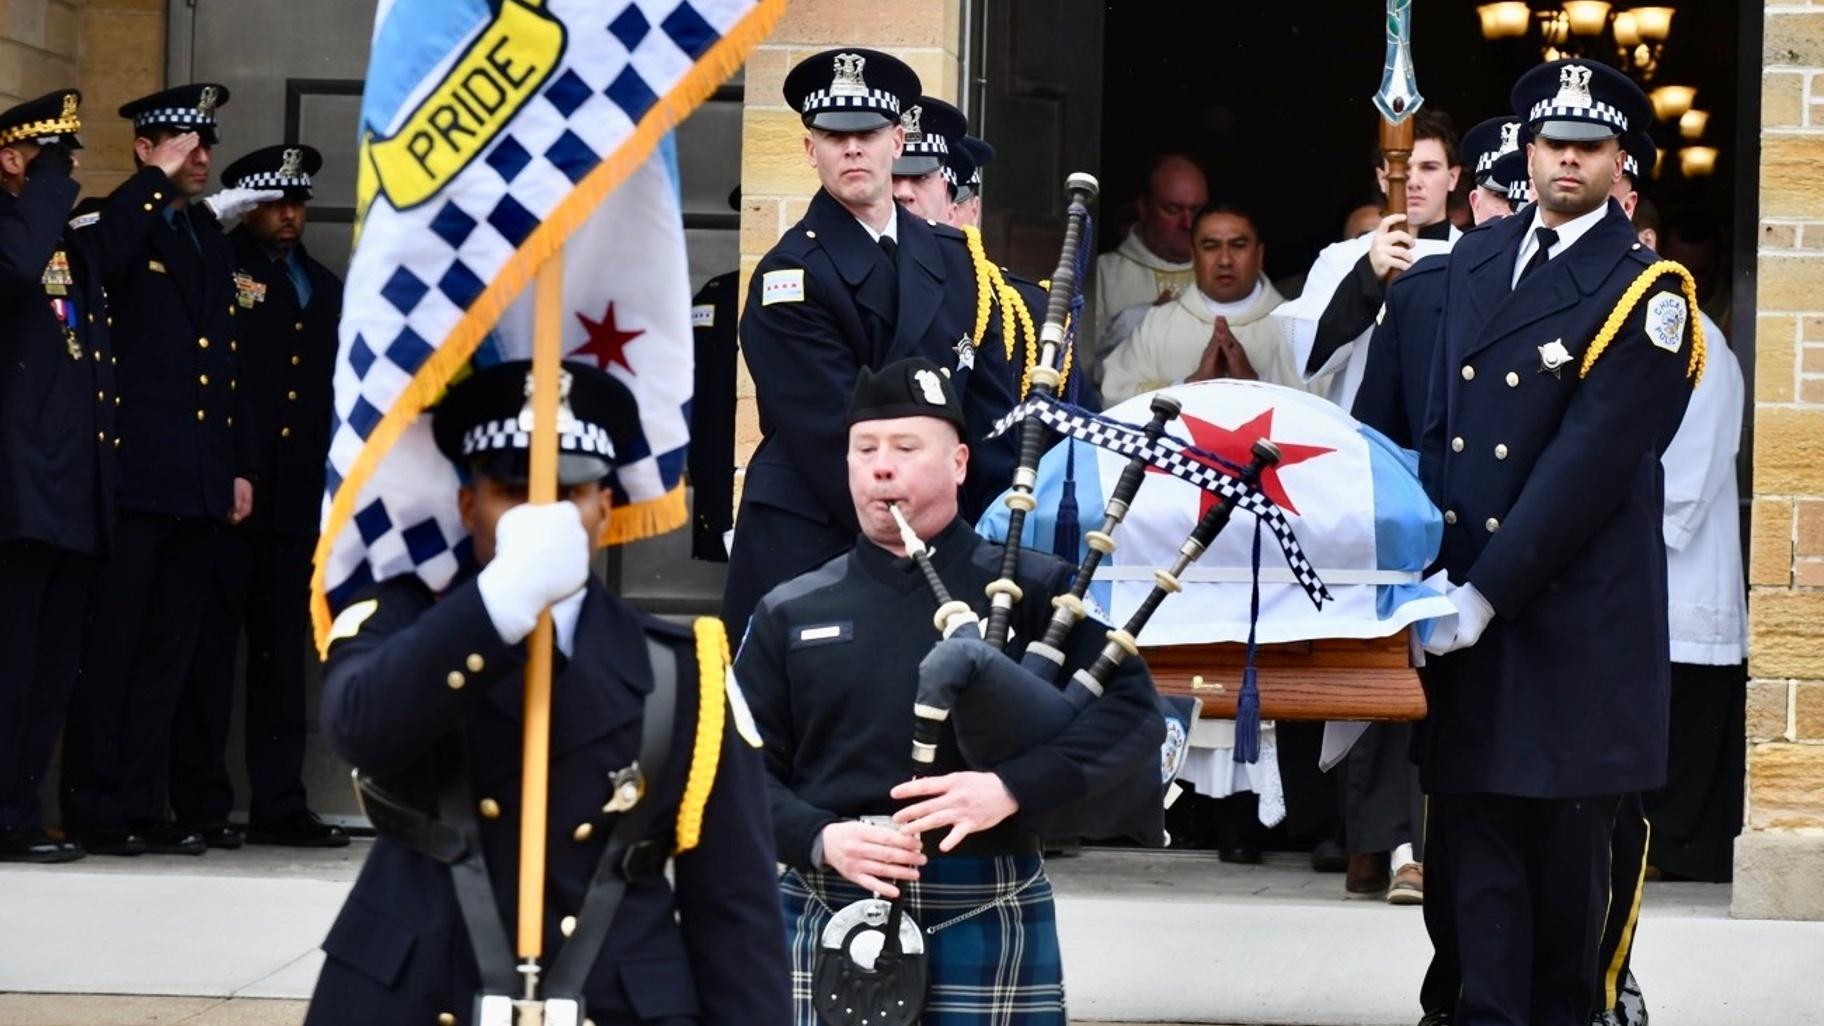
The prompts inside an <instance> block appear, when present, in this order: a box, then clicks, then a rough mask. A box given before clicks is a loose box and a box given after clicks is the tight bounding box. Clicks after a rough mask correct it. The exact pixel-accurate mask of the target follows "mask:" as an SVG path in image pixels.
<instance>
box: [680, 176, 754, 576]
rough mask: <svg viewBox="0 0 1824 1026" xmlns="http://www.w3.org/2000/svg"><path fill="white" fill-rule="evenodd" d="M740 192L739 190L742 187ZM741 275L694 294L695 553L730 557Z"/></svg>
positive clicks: (691, 463)
mask: <svg viewBox="0 0 1824 1026" xmlns="http://www.w3.org/2000/svg"><path fill="white" fill-rule="evenodd" d="M736 192H737V193H739V190H736ZM740 314H741V275H740V273H739V272H736V271H729V272H728V273H726V274H718V275H716V276H715V277H714V278H711V279H709V280H708V281H706V282H704V283H703V287H702V288H700V289H698V290H697V294H696V295H695V296H693V297H691V300H690V327H691V334H692V335H693V336H694V341H695V343H696V345H695V355H696V363H695V364H694V366H693V376H694V378H695V382H694V384H695V387H694V389H693V391H692V392H691V404H690V454H689V455H688V456H687V457H686V460H687V463H686V468H687V469H688V471H689V473H690V491H691V520H690V556H691V558H692V559H702V560H708V561H710V562H715V563H726V562H728V546H727V544H726V543H725V542H723V540H722V538H723V535H725V534H726V533H727V532H728V529H729V528H730V527H733V526H734V523H735V383H736V379H737V378H738V377H739V375H738V374H737V372H736V364H737V363H738V362H739V358H738V356H737V350H738V348H739V347H738V346H737V344H736V342H737V340H736V335H735V327H736V322H737V320H738V319H739V317H740Z"/></svg>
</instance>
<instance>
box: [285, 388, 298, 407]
mask: <svg viewBox="0 0 1824 1026" xmlns="http://www.w3.org/2000/svg"><path fill="white" fill-rule="evenodd" d="M285 401H286V402H292V403H295V402H297V401H298V390H297V389H295V388H294V389H292V390H291V391H289V392H286V393H285Z"/></svg>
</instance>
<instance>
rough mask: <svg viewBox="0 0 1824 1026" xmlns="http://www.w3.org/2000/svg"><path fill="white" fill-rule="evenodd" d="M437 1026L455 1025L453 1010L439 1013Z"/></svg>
mask: <svg viewBox="0 0 1824 1026" xmlns="http://www.w3.org/2000/svg"><path fill="white" fill-rule="evenodd" d="M437 1026H456V1015H455V1013H454V1012H442V1013H439V1014H438V1016H437Z"/></svg>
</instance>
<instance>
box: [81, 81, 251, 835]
mask: <svg viewBox="0 0 1824 1026" xmlns="http://www.w3.org/2000/svg"><path fill="white" fill-rule="evenodd" d="M227 100H228V91H227V90H226V89H225V88H223V87H221V86H219V85H213V84H202V83H199V84H195V85H187V86H178V87H176V88H173V89H167V90H165V91H163V92H159V93H154V94H153V95H151V96H147V97H143V98H141V99H138V100H134V101H133V102H131V103H128V104H126V105H125V106H123V107H121V108H120V114H121V116H122V117H126V118H130V119H132V121H133V132H134V138H133V151H134V159H135V160H136V161H137V162H139V163H140V164H142V165H145V164H157V163H158V162H159V161H160V159H161V156H160V155H161V154H162V153H166V152H167V151H168V150H169V148H170V146H171V145H172V144H174V143H175V144H178V145H186V146H187V147H188V149H187V152H186V153H185V155H184V157H183V159H182V160H181V162H179V163H178V164H177V165H176V167H175V168H173V169H170V175H169V179H168V181H167V182H166V183H165V184H164V185H163V186H162V187H160V188H159V189H158V190H157V191H156V194H155V195H154V196H152V197H150V198H148V197H145V196H144V195H143V184H142V180H141V178H139V177H136V178H134V179H130V180H129V181H128V182H127V184H125V185H123V186H122V187H121V188H119V189H116V190H115V191H114V193H113V194H112V195H111V196H109V197H108V199H107V201H106V203H105V204H102V205H101V206H100V208H99V209H98V210H96V211H93V213H95V214H96V215H97V216H96V217H95V218H93V219H92V220H90V221H89V223H87V224H86V226H85V227H84V228H83V229H82V231H84V232H90V233H93V234H94V235H95V237H96V238H97V239H98V244H99V245H101V246H103V247H104V248H106V249H109V250H115V251H120V252H130V253H131V254H132V255H131V256H130V257H126V258H124V259H123V261H122V266H121V267H120V269H119V270H118V271H117V272H115V273H113V274H110V275H109V277H108V281H107V284H108V296H109V301H110V302H111V303H112V305H113V317H114V324H113V339H114V343H115V347H116V349H117V350H118V353H119V359H120V364H119V366H118V368H117V371H116V373H117V377H118V380H119V382H120V398H121V400H122V402H121V406H120V410H119V413H118V416H119V435H118V437H119V439H120V452H119V457H120V490H119V494H120V517H119V525H118V527H117V530H116V533H115V539H114V542H115V544H114V548H113V551H112V553H111V554H110V556H109V559H108V561H107V563H106V564H105V565H103V566H102V567H101V568H100V569H99V572H98V578H97V579H98V581H99V583H100V585H101V586H100V587H97V588H96V589H95V591H94V594H93V596H92V600H91V603H90V607H89V617H90V622H91V623H93V624H95V625H97V626H96V629H94V630H91V631H89V632H88V637H87V638H86V640H85V642H84V645H83V657H82V676H81V678H80V683H79V685H78V687H77V689H76V693H75V697H74V700H73V701H72V703H71V707H70V721H69V727H68V729H67V730H66V731H65V737H64V749H63V776H62V783H63V812H64V823H65V826H66V828H67V829H70V830H73V831H74V832H75V833H76V834H77V836H78V837H80V838H82V839H83V840H84V842H85V844H86V845H87V847H88V849H89V850H90V851H91V852H101V853H105V854H115V855H137V854H140V853H142V852H145V851H148V850H150V851H154V852H167V853H183V854H201V853H202V852H203V850H204V841H203V838H202V837H201V836H200V835H199V834H197V833H195V832H193V831H189V830H185V829H183V828H181V827H179V826H178V825H177V824H176V823H175V822H173V821H172V820H171V819H170V818H169V816H168V815H167V812H168V801H167V791H168V773H169V763H170V757H169V748H170V737H171V724H172V718H173V715H174V713H175V710H176V707H177V702H178V697H179V695H180V693H181V691H182V687H183V681H184V673H185V670H186V669H187V667H188V665H189V661H190V655H191V652H192V649H193V648H194V647H195V643H196V635H197V631H198V629H199V628H200V627H201V625H202V617H203V611H204V609H205V608H206V602H205V599H206V595H207V584H208V572H209V567H210V564H211V561H212V560H213V559H214V558H215V552H216V549H215V546H216V542H217V531H218V526H219V525H220V524H222V523H224V522H234V523H238V522H239V521H241V520H244V519H246V517H247V515H248V514H249V513H250V512H251V511H252V508H253V501H254V496H253V479H254V477H255V466H256V460H257V451H256V448H255V436H254V424H253V418H252V412H253V411H252V407H251V406H250V404H249V402H248V395H249V393H248V392H247V391H246V390H245V389H241V388H240V381H239V374H238V373H237V372H238V364H239V358H238V355H237V352H236V346H237V343H236V319H235V316H234V314H235V312H236V310H237V309H238V305H237V304H236V302H235V297H234V278H233V275H234V254H233V250H232V249H231V248H230V246H229V244H228V242H227V240H226V239H225V238H223V237H222V234H221V221H222V219H223V218H233V217H236V216H238V215H239V214H241V213H244V212H245V211H246V210H248V209H249V208H251V207H252V206H253V204H254V203H256V202H259V201H260V200H264V199H276V198H278V196H279V194H278V193H277V192H270V193H268V192H248V191H246V190H238V189H228V190H224V191H222V192H219V193H217V194H215V195H214V196H211V197H209V198H208V199H206V200H205V199H202V193H203V190H204V186H205V185H206V183H207V182H208V178H209V167H210V162H211V158H210V152H211V149H212V148H213V146H214V145H215V141H216V110H217V108H219V107H220V106H221V105H222V104H224V103H226V102H227ZM186 137H188V138H187V141H186ZM145 174H146V172H142V175H145ZM147 213H153V214H157V215H158V216H156V217H152V218H146V217H144V216H143V215H144V214H147ZM84 219H87V215H84ZM109 444H110V445H112V444H113V439H110V440H109Z"/></svg>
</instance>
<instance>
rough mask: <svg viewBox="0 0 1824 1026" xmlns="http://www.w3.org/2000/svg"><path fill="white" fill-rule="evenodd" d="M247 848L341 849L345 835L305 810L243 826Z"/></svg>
mask: <svg viewBox="0 0 1824 1026" xmlns="http://www.w3.org/2000/svg"><path fill="white" fill-rule="evenodd" d="M247 843H248V844H282V845H285V846H286V847H289V848H341V847H343V846H345V845H347V844H348V831H346V830H344V829H342V828H341V827H339V826H332V825H331V824H329V823H325V822H323V821H322V820H320V819H318V818H317V814H316V813H314V812H311V811H310V810H309V809H305V810H304V811H302V812H295V813H292V814H291V815H289V816H287V817H285V818H284V819H277V820H271V821H261V820H254V821H252V822H250V823H248V824H247Z"/></svg>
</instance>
